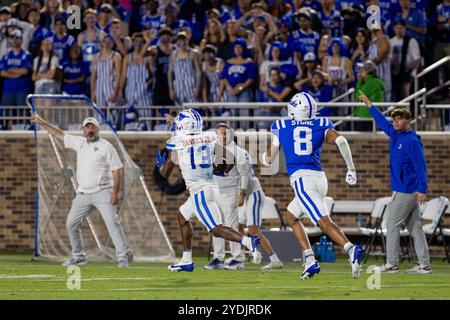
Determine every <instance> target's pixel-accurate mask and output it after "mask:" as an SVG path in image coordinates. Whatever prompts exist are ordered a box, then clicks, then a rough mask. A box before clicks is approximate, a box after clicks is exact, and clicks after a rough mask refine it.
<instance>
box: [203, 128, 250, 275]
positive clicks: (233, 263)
mask: <svg viewBox="0 0 450 320" xmlns="http://www.w3.org/2000/svg"><path fill="white" fill-rule="evenodd" d="M216 133H217V136H218V139H219V141H218V143H219V144H221V145H222V146H225V147H226V148H227V150H228V151H229V152H230V153H231V154H232V155H233V158H234V161H233V163H234V166H233V168H232V169H231V170H230V171H229V172H228V173H226V172H214V181H215V182H216V183H217V185H218V186H219V191H220V198H219V201H218V205H219V208H220V210H221V212H222V220H223V222H224V225H226V226H227V227H230V228H232V229H234V230H236V231H238V196H239V190H240V189H244V190H245V189H246V188H247V184H248V174H249V173H248V166H247V165H246V163H245V156H244V153H243V152H242V151H241V150H240V149H241V148H239V147H238V146H237V145H236V143H235V142H234V141H233V140H234V130H233V129H231V127H230V126H229V125H228V124H226V123H219V124H218V125H217V126H216ZM212 239H213V250H214V256H213V260H212V261H211V262H210V263H209V264H208V265H206V266H205V269H207V270H220V269H226V270H238V269H243V268H245V265H244V263H243V261H242V260H241V251H242V250H241V245H240V244H239V243H236V242H232V241H230V242H229V244H230V251H231V258H229V259H227V260H225V240H224V239H223V238H219V237H213V238H212Z"/></svg>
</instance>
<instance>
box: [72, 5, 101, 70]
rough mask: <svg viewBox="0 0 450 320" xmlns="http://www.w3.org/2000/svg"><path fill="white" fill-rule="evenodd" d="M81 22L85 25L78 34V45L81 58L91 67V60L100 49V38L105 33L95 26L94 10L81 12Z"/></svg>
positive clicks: (95, 16)
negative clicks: (84, 28)
mask: <svg viewBox="0 0 450 320" xmlns="http://www.w3.org/2000/svg"><path fill="white" fill-rule="evenodd" d="M83 22H84V24H85V25H86V30H84V31H83V32H81V33H80V34H79V35H78V45H79V46H80V47H81V52H82V54H83V60H84V61H85V62H86V63H87V65H88V66H89V68H90V69H92V66H91V65H92V61H93V60H94V57H95V55H96V54H98V53H99V52H100V50H101V40H102V39H103V37H104V36H105V33H104V32H102V31H100V30H98V29H97V27H96V22H97V15H96V12H95V10H93V9H87V10H86V11H85V12H84V13H83Z"/></svg>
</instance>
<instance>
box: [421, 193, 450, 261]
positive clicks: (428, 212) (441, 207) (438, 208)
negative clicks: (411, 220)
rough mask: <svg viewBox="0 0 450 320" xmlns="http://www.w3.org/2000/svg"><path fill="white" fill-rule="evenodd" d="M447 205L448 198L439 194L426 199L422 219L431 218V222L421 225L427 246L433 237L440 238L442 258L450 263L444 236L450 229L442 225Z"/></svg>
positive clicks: (448, 233) (449, 233) (447, 234)
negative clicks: (442, 248) (426, 239)
mask: <svg viewBox="0 0 450 320" xmlns="http://www.w3.org/2000/svg"><path fill="white" fill-rule="evenodd" d="M448 206H449V200H448V198H446V197H442V196H441V197H438V198H434V199H431V200H430V201H428V202H427V204H426V206H425V209H424V210H423V212H422V219H425V220H431V223H429V224H425V225H423V226H422V228H423V231H424V232H425V235H426V236H427V238H428V246H430V244H431V242H432V241H433V239H434V238H435V237H437V238H439V237H440V238H441V239H442V245H443V247H444V252H445V257H444V259H443V260H447V262H449V263H450V257H449V252H448V247H447V242H446V240H445V237H446V236H449V235H450V230H449V229H444V228H443V225H442V224H443V220H444V216H445V211H447V208H448Z"/></svg>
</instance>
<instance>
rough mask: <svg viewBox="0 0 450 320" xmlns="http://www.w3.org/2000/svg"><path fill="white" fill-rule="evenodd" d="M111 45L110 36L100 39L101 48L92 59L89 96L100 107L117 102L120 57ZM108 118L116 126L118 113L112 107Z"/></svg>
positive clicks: (118, 117)
mask: <svg viewBox="0 0 450 320" xmlns="http://www.w3.org/2000/svg"><path fill="white" fill-rule="evenodd" d="M113 45H114V41H113V39H112V38H111V36H109V35H106V36H105V37H104V38H103V39H102V50H101V51H100V52H99V53H98V54H97V55H96V56H95V57H94V61H92V78H91V97H92V100H93V101H94V102H95V103H96V104H97V105H98V106H100V107H106V106H115V105H116V104H117V98H118V94H119V84H120V68H121V64H122V57H121V56H120V54H119V53H117V52H115V51H114V50H113ZM107 113H108V112H106V114H107ZM109 120H110V121H111V123H112V124H113V125H115V126H117V125H118V124H119V120H120V113H119V112H117V110H114V109H112V110H110V111H109Z"/></svg>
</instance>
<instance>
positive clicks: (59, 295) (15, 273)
mask: <svg viewBox="0 0 450 320" xmlns="http://www.w3.org/2000/svg"><path fill="white" fill-rule="evenodd" d="M195 263H196V269H195V270H194V272H192V273H186V272H182V273H174V272H170V271H168V270H167V265H166V264H160V263H132V264H130V267H129V268H128V269H119V268H117V267H116V266H115V263H112V262H111V263H106V262H104V263H100V262H91V263H89V264H87V265H85V266H83V267H81V282H80V289H72V290H71V289H68V287H67V282H68V276H70V275H68V274H67V270H66V268H64V267H62V266H61V265H60V264H59V263H55V262H48V261H43V260H40V261H34V262H30V256H29V255H23V254H21V255H12V254H0V299H189V300H190V299H251V300H254V299H259V300H263V299H274V300H278V299H281V300H286V299H314V300H318V299H450V264H447V263H444V262H441V261H440V260H435V261H434V263H433V274H431V275H408V274H405V273H404V271H405V270H406V269H407V268H409V267H411V266H413V263H409V262H404V263H402V264H401V266H400V267H401V270H402V273H400V274H381V277H380V278H379V281H377V279H376V276H377V274H369V273H367V272H366V266H364V269H363V273H362V276H361V278H360V279H357V280H354V279H352V278H351V273H350V266H349V264H348V263H347V262H346V259H345V258H344V257H343V256H342V257H339V258H338V261H337V262H336V263H322V264H321V268H322V271H321V273H320V274H319V275H318V276H317V277H315V278H313V279H309V280H306V281H301V280H300V279H299V272H300V265H299V264H298V263H288V264H287V265H285V268H284V269H281V270H270V271H261V270H260V267H261V266H255V265H252V264H251V263H247V264H246V266H247V268H246V269H245V270H239V271H226V270H222V271H206V270H205V269H203V266H204V264H205V263H206V258H196V259H195ZM374 264H378V265H379V264H381V259H378V260H375V259H372V260H369V263H368V265H374ZM72 283H73V282H71V281H69V284H72ZM368 283H369V287H372V288H373V289H369V288H368ZM377 284H379V289H377V288H376V287H377Z"/></svg>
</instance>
